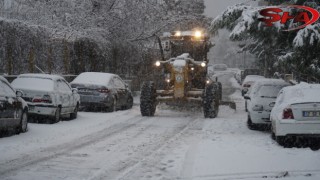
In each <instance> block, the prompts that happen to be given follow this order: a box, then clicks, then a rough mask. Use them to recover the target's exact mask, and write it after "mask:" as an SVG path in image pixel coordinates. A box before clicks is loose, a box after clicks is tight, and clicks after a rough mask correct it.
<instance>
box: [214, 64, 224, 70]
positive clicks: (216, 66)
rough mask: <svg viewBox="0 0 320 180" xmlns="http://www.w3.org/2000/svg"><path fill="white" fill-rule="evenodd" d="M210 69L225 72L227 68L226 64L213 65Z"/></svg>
mask: <svg viewBox="0 0 320 180" xmlns="http://www.w3.org/2000/svg"><path fill="white" fill-rule="evenodd" d="M212 68H213V71H226V70H227V69H228V66H227V65H226V64H214V65H213V66H212Z"/></svg>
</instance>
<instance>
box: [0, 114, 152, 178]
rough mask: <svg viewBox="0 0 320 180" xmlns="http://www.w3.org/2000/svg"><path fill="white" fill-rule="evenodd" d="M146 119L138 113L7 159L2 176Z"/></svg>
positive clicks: (95, 140) (104, 137)
mask: <svg viewBox="0 0 320 180" xmlns="http://www.w3.org/2000/svg"><path fill="white" fill-rule="evenodd" d="M146 120H147V118H145V117H141V116H140V115H137V116H135V117H132V118H129V119H126V120H125V122H122V123H117V124H115V125H112V126H110V127H107V128H105V129H103V130H101V131H98V132H96V133H94V134H90V135H87V136H84V137H80V138H79V141H77V142H76V141H72V142H68V143H64V144H61V145H58V146H53V147H49V148H45V149H43V150H41V151H37V152H33V154H29V155H24V156H22V157H20V158H18V159H14V160H10V161H6V162H4V163H1V164H0V178H1V177H6V176H8V175H10V174H11V173H14V172H15V171H18V170H20V169H23V168H25V167H28V166H32V165H35V164H38V163H41V162H45V161H48V160H51V159H55V158H58V157H59V156H63V155H66V154H69V153H70V152H72V151H75V150H78V149H81V148H83V147H85V146H89V145H92V144H95V143H97V142H99V141H102V140H105V139H106V138H110V137H112V136H114V135H116V134H118V133H121V132H123V131H125V130H127V129H130V128H132V127H134V126H136V125H137V124H138V123H141V122H143V121H146Z"/></svg>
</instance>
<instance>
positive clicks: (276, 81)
mask: <svg viewBox="0 0 320 180" xmlns="http://www.w3.org/2000/svg"><path fill="white" fill-rule="evenodd" d="M289 84H290V83H288V82H286V81H284V80H283V79H269V78H265V79H264V78H263V79H259V81H257V82H255V84H254V86H257V85H289Z"/></svg>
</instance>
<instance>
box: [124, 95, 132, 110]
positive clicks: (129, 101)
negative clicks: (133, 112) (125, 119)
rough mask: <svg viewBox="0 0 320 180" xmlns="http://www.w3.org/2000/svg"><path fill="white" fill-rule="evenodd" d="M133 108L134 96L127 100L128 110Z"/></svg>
mask: <svg viewBox="0 0 320 180" xmlns="http://www.w3.org/2000/svg"><path fill="white" fill-rule="evenodd" d="M132 106H133V98H132V96H130V97H129V98H128V100H127V105H126V107H127V108H126V109H131V108H132Z"/></svg>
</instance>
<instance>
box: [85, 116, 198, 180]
mask: <svg viewBox="0 0 320 180" xmlns="http://www.w3.org/2000/svg"><path fill="white" fill-rule="evenodd" d="M199 119H200V118H194V117H189V120H188V122H187V123H186V124H185V125H183V126H182V127H178V128H175V129H174V131H172V132H171V133H170V134H169V135H167V136H166V137H164V138H163V139H161V140H160V141H159V142H157V143H156V144H155V145H154V147H151V148H150V149H149V150H148V151H147V152H142V153H141V154H139V155H137V156H138V157H141V158H136V159H137V160H134V161H132V160H131V161H130V160H129V161H128V162H127V163H126V164H124V165H123V168H121V169H118V171H119V173H118V174H117V175H115V176H113V177H108V172H104V173H103V174H100V175H98V176H96V177H93V178H91V180H96V179H119V180H123V179H128V178H129V179H130V177H131V176H132V174H133V172H135V171H136V170H137V169H141V166H145V165H146V164H144V162H145V161H147V160H149V159H150V158H152V159H154V158H156V159H155V160H156V161H157V162H159V160H161V159H158V157H156V155H157V154H158V153H160V152H162V151H163V149H165V148H166V147H167V146H168V145H170V144H172V143H174V142H176V141H177V139H179V138H180V136H182V135H183V134H184V133H185V132H186V131H187V130H189V129H190V127H192V126H193V125H194V124H196V123H198V122H199ZM147 165H149V164H147Z"/></svg>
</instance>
